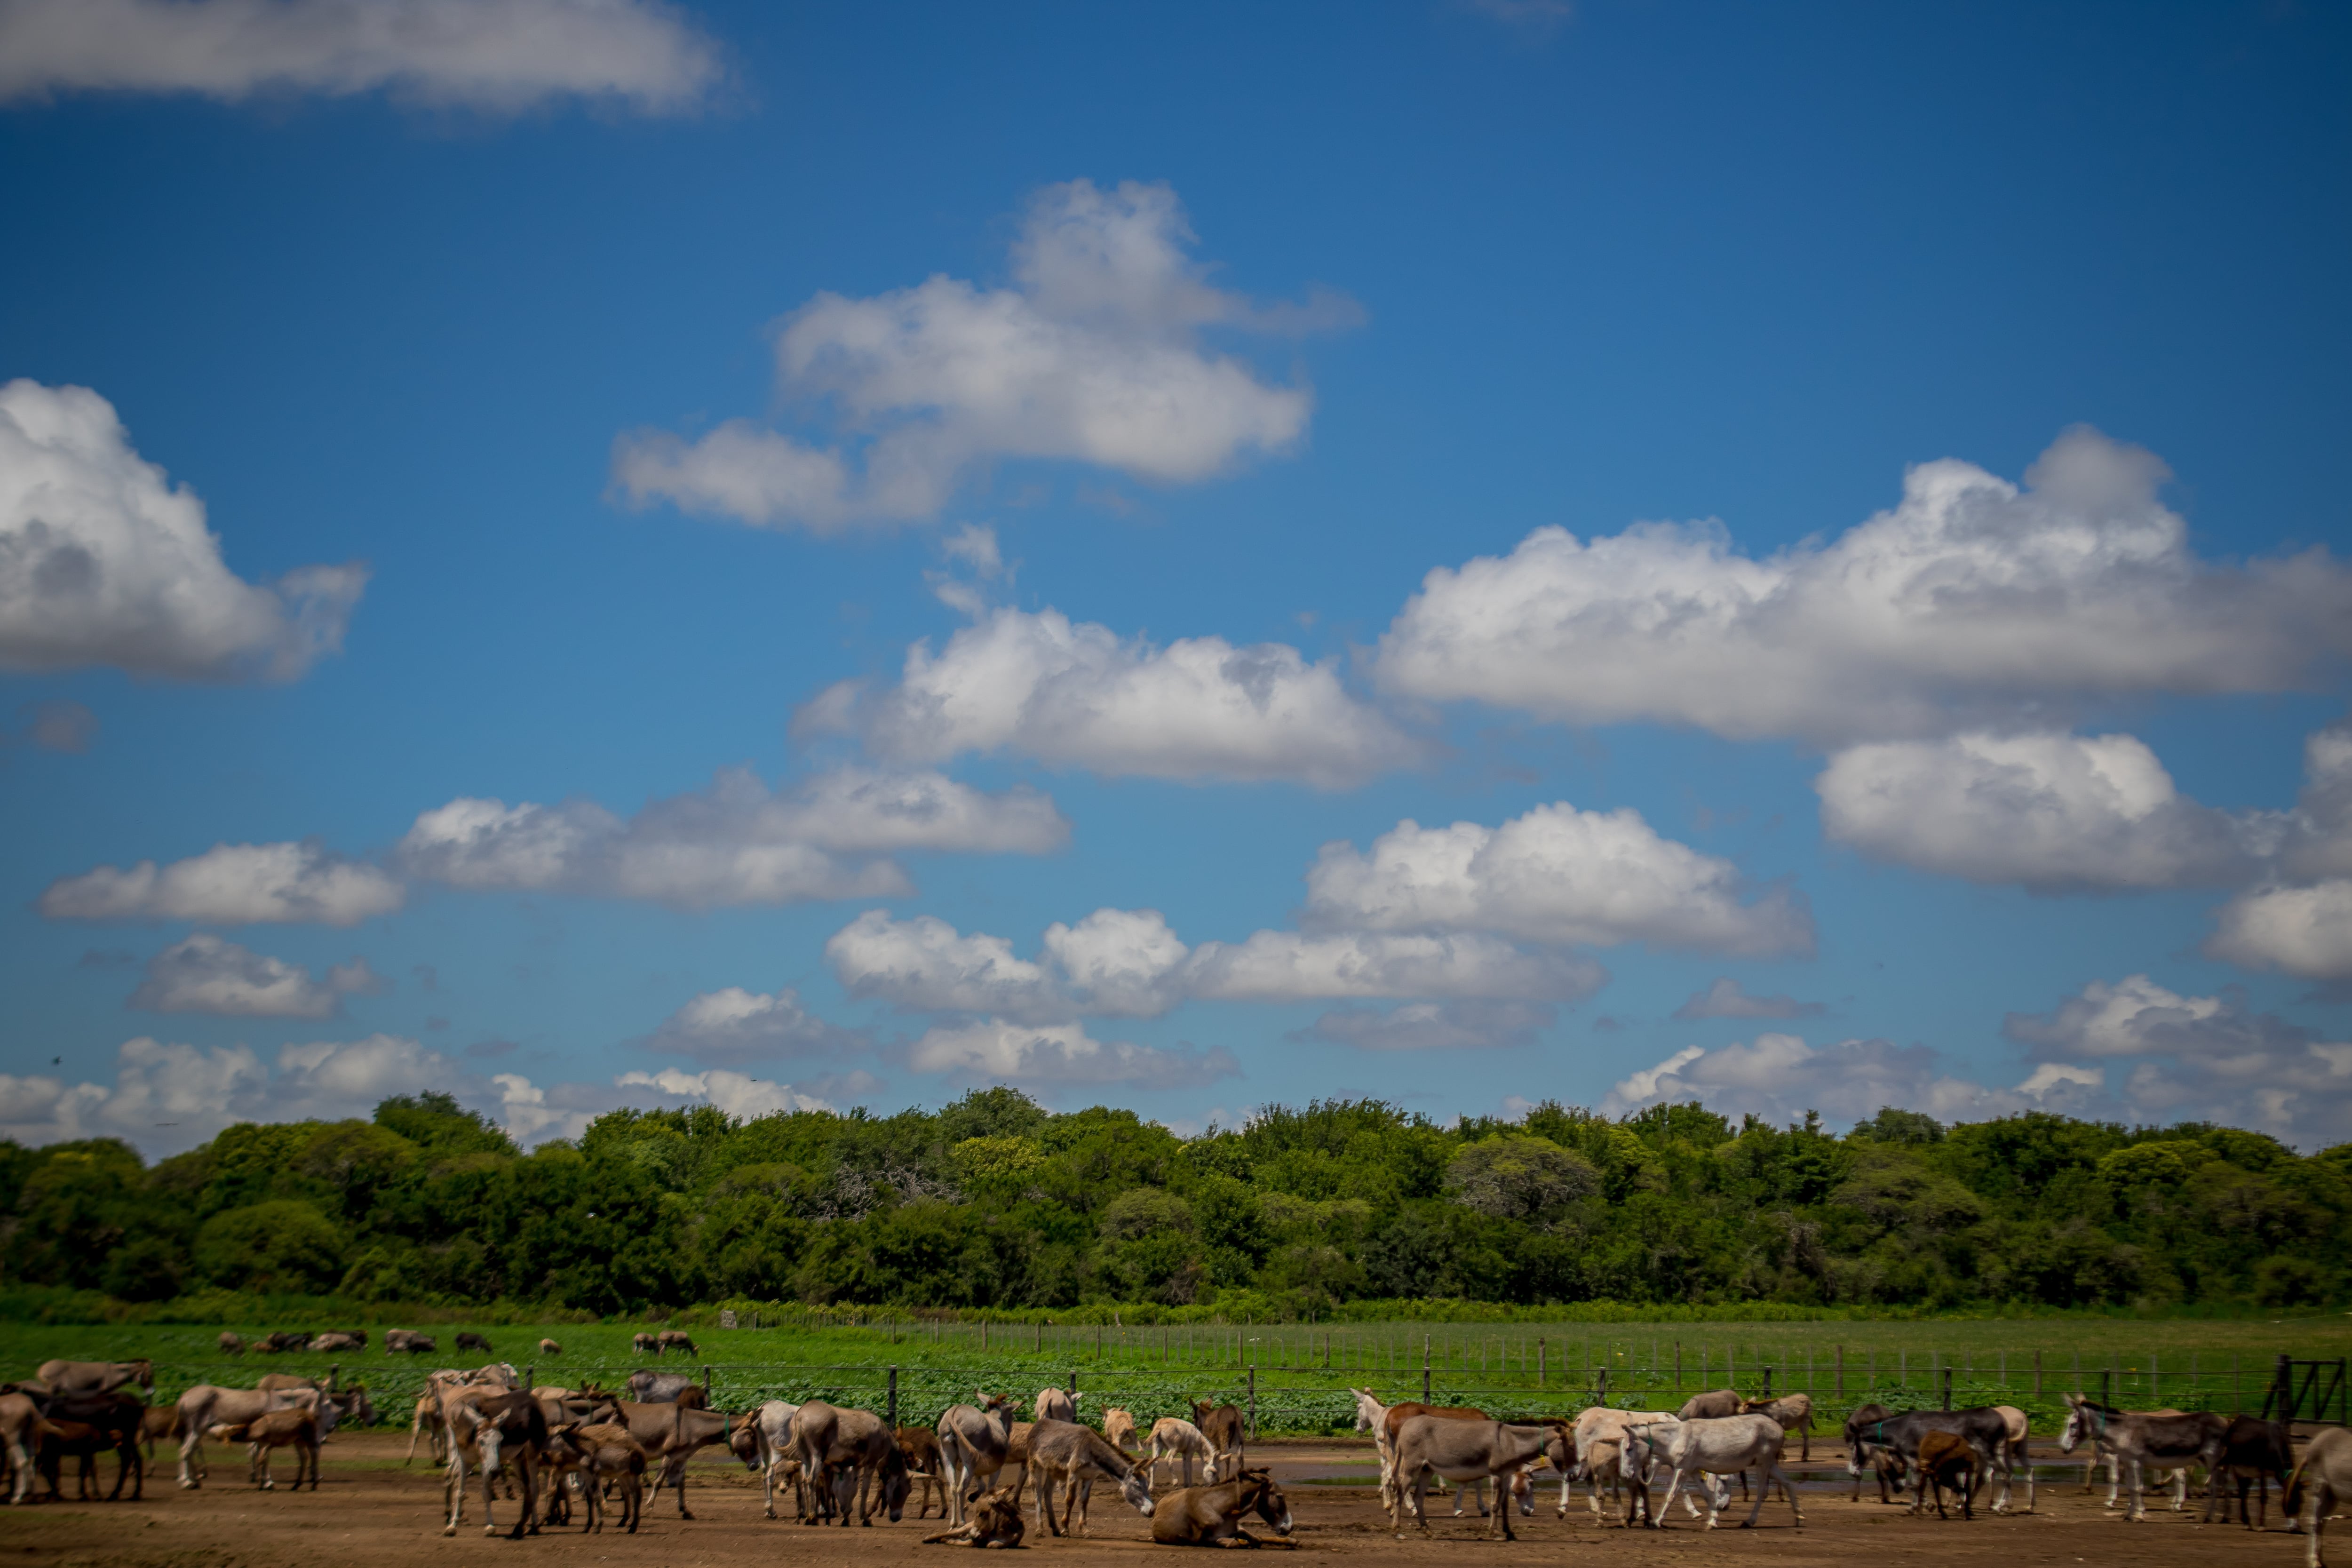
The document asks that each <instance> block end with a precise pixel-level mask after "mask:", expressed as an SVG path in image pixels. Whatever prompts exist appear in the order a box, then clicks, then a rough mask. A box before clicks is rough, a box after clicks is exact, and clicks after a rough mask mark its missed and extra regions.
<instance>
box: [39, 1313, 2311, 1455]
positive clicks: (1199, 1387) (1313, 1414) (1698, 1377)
mask: <svg viewBox="0 0 2352 1568" xmlns="http://www.w3.org/2000/svg"><path fill="white" fill-rule="evenodd" d="M227 1326H228V1327H230V1328H232V1329H234V1330H235V1331H237V1332H239V1333H242V1334H245V1335H246V1336H247V1337H248V1338H251V1337H257V1336H258V1335H259V1334H260V1333H262V1332H265V1331H266V1328H265V1327H264V1326H263V1325H258V1324H232V1325H227ZM305 1326H313V1327H319V1328H324V1327H329V1326H331V1325H329V1324H325V1323H320V1324H316V1325H305ZM465 1326H466V1325H463V1324H446V1323H445V1324H434V1325H432V1327H431V1330H430V1331H431V1332H433V1333H434V1334H435V1335H436V1337H437V1338H438V1340H439V1343H440V1347H441V1348H440V1350H439V1352H437V1353H436V1354H433V1355H428V1356H418V1357H412V1356H405V1355H404V1356H397V1357H393V1356H387V1355H385V1354H384V1353H383V1351H382V1349H381V1348H379V1347H381V1345H382V1343H383V1333H382V1331H381V1329H376V1330H373V1331H372V1339H373V1342H374V1343H373V1346H372V1347H371V1349H370V1350H369V1351H367V1352H363V1353H361V1354H357V1355H339V1356H327V1355H314V1354H290V1355H280V1356H263V1355H247V1356H243V1357H239V1358H229V1357H225V1356H223V1355H222V1354H221V1352H220V1351H219V1350H218V1348H217V1345H216V1341H217V1338H218V1335H219V1332H220V1329H219V1327H209V1328H198V1327H194V1326H183V1325H122V1326H88V1325H83V1326H49V1325H37V1324H0V1375H6V1376H21V1375H25V1374H26V1373H30V1372H31V1371H32V1370H33V1368H34V1367H35V1366H37V1364H38V1363H41V1362H42V1361H44V1360H46V1359H47V1358H48V1357H51V1356H68V1357H79V1358H88V1359H98V1358H105V1359H132V1358H138V1357H145V1358H147V1359H149V1360H152V1362H154V1363H155V1366H156V1377H157V1388H158V1391H159V1393H161V1394H164V1395H166V1396H169V1395H173V1394H177V1392H178V1391H179V1390H180V1389H182V1388H184V1387H186V1386H188V1385H190V1384H195V1383H204V1382H217V1383H227V1384H234V1383H243V1384H250V1383H251V1382H252V1380H253V1379H254V1378H256V1377H257V1376H258V1375H259V1374H260V1373H263V1372H265V1371H283V1372H300V1373H306V1374H309V1375H313V1376H318V1375H324V1373H326V1371H327V1369H328V1367H329V1365H330V1364H331V1363H332V1364H334V1365H336V1366H337V1367H338V1368H339V1369H340V1370H339V1375H340V1376H341V1379H342V1380H343V1381H345V1382H349V1381H352V1380H354V1379H356V1380H360V1381H363V1382H365V1383H366V1384H368V1386H369V1388H370V1390H371V1392H372V1394H373V1396H374V1403H375V1405H376V1406H377V1408H378V1410H379V1412H380V1413H382V1415H383V1416H384V1417H385V1418H386V1419H393V1418H398V1419H403V1420H404V1419H405V1412H406V1409H407V1407H408V1405H409V1404H411V1403H413V1401H414V1399H415V1394H416V1393H417V1391H418V1390H419V1389H420V1388H421V1386H422V1384H423V1382H424V1378H425V1373H427V1372H429V1371H430V1370H432V1369H433V1368H435V1367H439V1366H451V1365H469V1364H476V1363H478V1362H479V1361H480V1360H481V1359H482V1358H481V1357H480V1355H479V1354H478V1352H477V1353H471V1354H467V1355H460V1354H458V1353H457V1352H456V1350H455V1345H456V1342H457V1331H458V1330H459V1329H460V1328H463V1327H465ZM636 1327H637V1325H633V1324H581V1323H561V1324H555V1323H551V1324H545V1325H528V1324H515V1323H506V1324H491V1325H483V1326H482V1328H481V1331H482V1332H484V1333H486V1334H488V1336H489V1339H490V1342H491V1343H492V1344H493V1346H494V1347H496V1355H497V1359H499V1360H502V1361H508V1362H511V1363H514V1364H515V1365H516V1366H517V1367H519V1368H520V1367H529V1368H530V1369H531V1372H532V1375H533V1378H534V1381H536V1382H537V1383H540V1384H565V1385H570V1386H577V1385H579V1384H583V1383H587V1382H590V1381H592V1380H593V1381H594V1382H596V1383H598V1384H603V1385H604V1386H606V1387H613V1388H618V1387H620V1386H621V1385H622V1384H623V1383H624V1382H625V1379H626V1377H627V1375H628V1373H630V1372H631V1371H632V1370H634V1369H635V1368H636V1367H638V1366H641V1365H649V1364H660V1365H663V1366H664V1367H665V1368H666V1369H667V1370H672V1371H692V1372H695V1373H700V1372H701V1371H702V1369H703V1368H704V1367H706V1366H707V1367H709V1378H710V1384H711V1394H712V1398H713V1401H714V1403H715V1404H717V1405H719V1406H721V1407H722V1408H733V1409H740V1408H742V1407H743V1406H745V1405H750V1404H753V1403H756V1402H758V1401H760V1400H763V1399H770V1398H789V1399H794V1400H798V1399H803V1398H808V1397H812V1396H818V1397H824V1398H829V1399H832V1400H835V1402H837V1403H850V1404H856V1405H867V1406H869V1407H872V1408H877V1409H879V1408H882V1407H883V1405H886V1404H887V1400H888V1394H889V1388H890V1379H891V1374H890V1369H891V1368H893V1367H895V1368H897V1369H898V1378H897V1382H898V1412H899V1415H900V1418H901V1419H902V1420H908V1421H917V1420H919V1421H929V1420H933V1419H936V1417H937V1415H938V1413H939V1411H940V1409H941V1408H943V1407H944V1406H946V1405H950V1404H954V1403H957V1402H959V1401H962V1400H968V1399H970V1398H971V1397H972V1395H973V1392H974V1390H975V1389H978V1388H986V1389H988V1390H990V1391H992V1392H993V1391H997V1390H1003V1391H1007V1392H1011V1393H1013V1394H1017V1395H1019V1396H1020V1397H1022V1398H1023V1399H1024V1401H1025V1400H1026V1399H1027V1398H1028V1396H1030V1395H1032V1394H1034V1393H1035V1391H1036V1390H1037V1389H1038V1388H1040V1387H1042V1386H1045V1385H1046V1384H1055V1385H1066V1384H1068V1383H1069V1382H1070V1381H1071V1380H1072V1378H1073V1377H1075V1378H1076V1384H1077V1386H1078V1389H1079V1391H1080V1392H1081V1394H1084V1395H1086V1396H1087V1397H1086V1399H1085V1400H1084V1401H1083V1402H1082V1408H1084V1409H1086V1410H1088V1411H1090V1412H1091V1411H1096V1410H1099V1409H1101V1408H1102V1407H1104V1406H1105V1405H1124V1406H1125V1407H1127V1408H1128V1409H1129V1410H1131V1411H1132V1412H1133V1413H1134V1414H1135V1415H1136V1416H1137V1417H1138V1418H1139V1420H1142V1421H1145V1422H1149V1421H1150V1420H1151V1419H1153V1418H1155V1417H1157V1416H1159V1415H1181V1414H1183V1402H1184V1401H1185V1400H1186V1399H1188V1398H1191V1397H1193V1396H1195V1395H1200V1396H1209V1395H1214V1396H1216V1397H1219V1398H1224V1399H1231V1400H1234V1402H1235V1403H1246V1402H1247V1401H1248V1400H1249V1398H1250V1394H1251V1390H1252V1389H1253V1387H1255V1405H1256V1410H1257V1415H1258V1422H1259V1426H1260V1429H1261V1430H1264V1431H1269V1432H1323V1431H1331V1430H1335V1429H1339V1428H1344V1427H1346V1426H1349V1425H1350V1424H1351V1421H1352V1412H1353V1404H1352V1401H1351V1400H1350V1399H1349V1395H1348V1394H1347V1392H1346V1391H1347V1389H1348V1388H1349V1386H1351V1385H1353V1386H1364V1387H1370V1388H1371V1389H1373V1390H1374V1391H1375V1392H1376V1393H1377V1394H1380V1395H1381V1397H1382V1398H1384V1399H1387V1400H1391V1401H1393V1400H1396V1399H1402V1398H1418V1397H1419V1396H1420V1394H1421V1391H1422V1386H1423V1357H1424V1354H1426V1357H1427V1360H1428V1363H1429V1380H1428V1381H1429V1387H1430V1391H1431V1393H1432V1394H1434V1395H1435V1396H1437V1397H1438V1399H1439V1400H1440V1401H1441V1402H1442V1403H1449V1404H1473V1405H1479V1406H1480V1407H1482V1408H1486V1409H1490V1410H1493V1411H1494V1412H1495V1413H1496V1414H1497V1415H1502V1414H1533V1413H1537V1412H1539V1411H1555V1412H1556V1411H1564V1410H1572V1409H1575V1408H1579V1407H1580V1406H1582V1405H1585V1404H1588V1403H1590V1402H1591V1400H1592V1399H1593V1398H1594V1397H1596V1396H1597V1395H1600V1394H1601V1390H1602V1387H1603V1384H1602V1383H1601V1377H1600V1373H1601V1369H1602V1368H1604V1367H1605V1368H1606V1369H1607V1373H1608V1375H1607V1381H1606V1384H1605V1391H1606V1392H1605V1397H1606V1398H1607V1399H1608V1401H1609V1403H1611V1404H1614V1405H1628V1404H1639V1405H1657V1404H1679V1403H1680V1402H1681V1399H1682V1398H1684V1397H1685V1396H1687V1395H1688V1394H1691V1393H1695V1392H1696V1391H1698V1390H1699V1389H1701V1388H1706V1387H1720V1386H1723V1385H1724V1384H1726V1383H1727V1382H1735V1383H1736V1384H1737V1385H1738V1387H1740V1388H1741V1389H1743V1390H1745V1391H1748V1392H1749V1393H1756V1392H1759V1391H1760V1390H1761V1389H1762V1387H1763V1385H1764V1379H1765V1375H1766V1373H1767V1370H1768V1369H1769V1373H1770V1376H1771V1380H1772V1387H1773V1389H1774V1391H1775V1392H1786V1391H1789V1390H1790V1389H1792V1388H1793V1389H1803V1390H1805V1391H1807V1392H1809V1393H1811V1394H1813V1395H1814V1397H1815V1401H1816V1404H1817V1405H1818V1406H1819V1407H1820V1408H1822V1410H1823V1411H1824V1412H1828V1411H1832V1410H1836V1411H1841V1412H1842V1411H1843V1408H1845V1407H1848V1406H1850V1405H1853V1404H1857V1403H1860V1402H1861V1400H1863V1399H1864V1398H1865V1397H1873V1396H1874V1397H1877V1398H1879V1399H1881V1400H1883V1401H1884V1402H1885V1403H1887V1404H1889V1405H1898V1406H1901V1405H1915V1404H1929V1403H1935V1402H1937V1401H1939V1400H1940V1398H1941V1397H1942V1380H1943V1378H1944V1375H1945V1373H1946V1372H1947V1371H1949V1372H1950V1374H1951V1379H1952V1387H1953V1392H1954V1398H1955V1399H1956V1401H1957V1402H1958V1403H1961V1404H1984V1403H2003V1404H2014V1405H2021V1406H2023V1407H2025V1408H2027V1409H2029V1410H2031V1411H2032V1412H2034V1414H2035V1415H2036V1416H2037V1418H2038V1419H2037V1425H2042V1424H2046V1423H2048V1422H2051V1421H2053V1420H2054V1419H2055V1417H2056V1415H2057V1414H2058V1412H2059V1411H2060V1410H2061V1409H2062V1405H2061V1401H2060V1394H2061V1393H2062V1392H2063V1390H2064V1389H2067V1388H2072V1387H2076V1386H2084V1387H2092V1388H2096V1387H2098V1386H2100V1385H2101V1376H2102V1373H2105V1386H2106V1387H2107V1388H2108V1389H2109V1390H2110V1392H2111V1393H2112V1394H2113V1395H2114V1396H2115V1397H2116V1400H2117V1401H2118V1402H2119V1403H2123V1404H2126V1405H2177V1406H2179V1407H2182V1408H2194V1407H2200V1406H2201V1407H2209V1408H2215V1409H2222V1410H2229V1409H2233V1408H2237V1407H2241V1406H2242V1407H2245V1408H2249V1409H2252V1408H2258V1407H2259V1406H2260V1405H2261V1403H2262V1398H2263V1390H2264V1389H2265V1387H2266V1386H2267V1385H2268V1384H2269V1382H2270V1380H2271V1373H2272V1368H2273V1364H2274V1363H2275V1361H2276V1358H2277V1357H2278V1356H2280V1355H2282V1354H2284V1355H2292V1356H2294V1357H2297V1358H2301V1359H2312V1360H2318V1359H2326V1360H2334V1359H2336V1358H2340V1357H2345V1356H2347V1355H2352V1314H2347V1315H2331V1316H2328V1317H2324V1318H2318V1317H2304V1318H2295V1319H2282V1320H2279V1321H2244V1320H2235V1321H2214V1320H2188V1319H2169V1320H2136V1319H2116V1318H2105V1317H2078V1318H2023V1319H1971V1320H1956V1321H1916V1320H1912V1321H1890V1322H1858V1321H1837V1322H1822V1323H1773V1324H1742V1323H1727V1324H1689V1323H1675V1324H1665V1325H1656V1326H1649V1325H1643V1324H1633V1323H1618V1324H1585V1323H1569V1324H1557V1325H1544V1324H1509V1325H1489V1324H1475V1323H1468V1324H1465V1323H1450V1324H1449V1323H1419V1322H1409V1323H1385V1324H1349V1325H1341V1326H1338V1327H1334V1328H1331V1329H1328V1330H1327V1329H1323V1328H1310V1327H1302V1326H1297V1325H1283V1326H1279V1327H1274V1326H1268V1327H1262V1328H1261V1327H1250V1326H1247V1325H1229V1326H1221V1325H1195V1326H1190V1327H1186V1326H1175V1327H1170V1328H1166V1329H1161V1328H1158V1327H1153V1328H1126V1329H1122V1328H1118V1327H1103V1328H1099V1329H1097V1328H1095V1327H1092V1326H1087V1327H1072V1326H1067V1325H1055V1324H1050V1323H1034V1324H1031V1323H992V1324H987V1325H982V1324H979V1323H961V1322H958V1323H934V1322H919V1321H915V1322H907V1323H903V1324H900V1323H885V1324H877V1325H872V1326H863V1327H842V1328H812V1327H808V1326H805V1325H794V1326H791V1327H784V1328H761V1329H752V1328H748V1327H746V1328H740V1329H731V1330H730V1329H719V1328H709V1327H700V1326H697V1327H695V1328H693V1329H692V1330H691V1332H692V1333H693V1334H694V1336H695V1339H696V1341H697V1343H698V1346H699V1350H700V1353H699V1354H698V1355H694V1356H690V1357H684V1358H680V1357H675V1356H674V1357H670V1358H667V1361H666V1362H663V1363H649V1362H646V1361H644V1360H642V1359H641V1358H639V1357H637V1356H635V1354H634V1353H633V1352H631V1349H630V1341H631V1337H632V1335H633V1333H634V1332H635V1330H636ZM542 1337H545V1338H552V1339H555V1340H558V1341H560V1342H562V1345H563V1347H564V1352H563V1354H562V1356H560V1357H551V1356H545V1355H541V1353H540V1352H539V1351H538V1348H537V1347H538V1343H539V1341H540V1340H541V1338H542ZM2037 1353H2038V1354H2039V1356H2040V1369H2041V1376H2040V1379H2039V1382H2038V1384H2037V1381H2036V1378H2035V1357H2036V1355H2037ZM1678 1357H1679V1359H1677V1358H1678Z"/></svg>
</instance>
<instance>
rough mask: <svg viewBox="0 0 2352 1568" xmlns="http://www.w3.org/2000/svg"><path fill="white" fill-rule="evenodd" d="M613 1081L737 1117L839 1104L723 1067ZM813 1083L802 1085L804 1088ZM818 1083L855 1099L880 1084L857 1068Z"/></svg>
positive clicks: (835, 1107) (638, 1074) (634, 1074)
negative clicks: (822, 1083)
mask: <svg viewBox="0 0 2352 1568" xmlns="http://www.w3.org/2000/svg"><path fill="white" fill-rule="evenodd" d="M613 1082H614V1086H615V1087H617V1088H621V1089H656V1090H658V1091H659V1092H660V1093H662V1094H665V1095H668V1096H671V1097H673V1098H675V1099H678V1100H688V1101H698V1102H699V1103H701V1104H704V1105H713V1106H716V1107H718V1108H719V1110H723V1111H725V1112H726V1113H727V1114H728V1115H730V1116H732V1117H735V1118H737V1119H738V1120H744V1119H748V1118H751V1117H755V1116H774V1115H777V1114H779V1113H783V1114H790V1113H791V1112H793V1111H796V1110H835V1111H837V1110H840V1109H841V1106H840V1105H839V1104H837V1103H835V1100H831V1099H828V1098H827V1097H826V1096H825V1095H824V1094H823V1093H815V1092H804V1091H803V1088H802V1087H801V1086H796V1085H793V1084H790V1083H782V1082H777V1081H774V1080H772V1079H757V1078H751V1077H747V1076H746V1075H744V1074H742V1073H740V1072H731V1071H729V1070H728V1069H727V1068H711V1069H710V1070H709V1071H708V1072H683V1071H680V1070H679V1069H678V1068H663V1069H662V1070H661V1071H659V1072H651V1073H649V1072H625V1073H623V1074H622V1075H621V1076H620V1077H618V1078H616V1079H614V1080H613ZM818 1087H819V1086H817V1085H809V1086H807V1088H808V1089H817V1088H818ZM823 1087H824V1088H826V1089H834V1090H835V1092H837V1093H842V1094H845V1096H846V1097H847V1098H850V1099H859V1098H863V1097H864V1096H866V1095H868V1094H871V1093H873V1092H875V1091H876V1090H877V1089H880V1088H881V1087H882V1086H881V1084H880V1083H878V1082H877V1081H876V1080H875V1079H873V1078H871V1077H870V1076H868V1075H867V1074H865V1073H862V1072H861V1073H853V1074H851V1075H850V1076H849V1077H848V1078H847V1079H840V1080H838V1081H837V1082H836V1083H832V1084H826V1085H824V1086H823Z"/></svg>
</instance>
